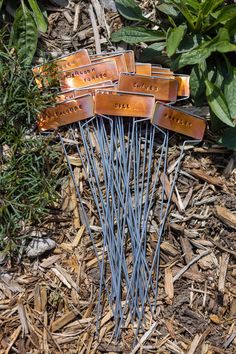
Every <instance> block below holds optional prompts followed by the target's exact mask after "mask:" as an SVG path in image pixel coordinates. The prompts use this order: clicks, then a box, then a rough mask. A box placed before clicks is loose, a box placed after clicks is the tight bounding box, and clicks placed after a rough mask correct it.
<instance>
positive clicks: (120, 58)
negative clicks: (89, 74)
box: [92, 53, 127, 73]
mask: <svg viewBox="0 0 236 354" xmlns="http://www.w3.org/2000/svg"><path fill="white" fill-rule="evenodd" d="M111 59H113V60H115V62H116V66H117V70H118V72H119V73H123V72H127V65H126V61H125V56H124V54H122V53H118V54H113V55H108V56H102V57H100V58H99V57H98V58H96V57H95V58H94V59H92V63H96V62H106V61H110V60H111Z"/></svg>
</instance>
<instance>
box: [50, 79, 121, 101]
mask: <svg viewBox="0 0 236 354" xmlns="http://www.w3.org/2000/svg"><path fill="white" fill-rule="evenodd" d="M98 88H106V89H111V90H112V89H113V90H114V89H115V86H114V84H113V82H112V81H110V80H108V81H102V82H99V83H97V84H94V85H91V86H87V87H84V88H80V89H71V90H67V91H63V92H61V93H59V94H58V95H57V97H56V101H57V102H63V101H66V100H70V99H72V98H75V97H79V96H83V95H85V94H88V93H91V94H92V95H93V96H94V95H95V90H96V89H98Z"/></svg>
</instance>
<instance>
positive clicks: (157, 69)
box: [152, 65, 173, 75]
mask: <svg viewBox="0 0 236 354" xmlns="http://www.w3.org/2000/svg"><path fill="white" fill-rule="evenodd" d="M157 73H163V74H164V73H166V74H172V75H173V71H171V70H170V69H169V68H163V67H162V66H159V65H152V75H156V74H157Z"/></svg>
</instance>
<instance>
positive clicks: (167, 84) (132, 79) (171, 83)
mask: <svg viewBox="0 0 236 354" xmlns="http://www.w3.org/2000/svg"><path fill="white" fill-rule="evenodd" d="M118 89H119V90H120V91H130V92H140V93H147V94H152V95H154V96H155V98H156V99H157V100H160V101H168V102H174V101H176V99H177V90H178V83H177V81H176V80H172V79H165V78H161V77H155V76H144V75H136V74H126V73H122V74H120V80H119V84H118Z"/></svg>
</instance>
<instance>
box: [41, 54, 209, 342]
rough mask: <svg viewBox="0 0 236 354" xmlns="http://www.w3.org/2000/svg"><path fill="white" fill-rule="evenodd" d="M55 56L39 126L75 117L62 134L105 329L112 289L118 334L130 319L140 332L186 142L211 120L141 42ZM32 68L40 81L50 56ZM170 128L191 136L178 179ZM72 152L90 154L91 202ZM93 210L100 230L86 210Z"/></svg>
mask: <svg viewBox="0 0 236 354" xmlns="http://www.w3.org/2000/svg"><path fill="white" fill-rule="evenodd" d="M54 64H55V66H56V68H57V72H56V75H57V78H58V79H59V82H60V87H61V93H60V94H59V95H58V96H57V103H56V104H55V106H54V107H51V108H47V109H46V110H45V111H44V112H43V113H41V114H40V116H39V122H38V126H39V129H40V130H41V131H45V130H51V129H55V128H58V127H60V126H63V125H68V131H67V134H66V138H65V137H64V135H63V136H62V135H61V134H60V132H59V133H58V134H59V136H60V139H61V143H62V146H63V150H64V153H65V157H66V159H67V162H68V167H69V170H70V173H71V176H72V178H73V181H74V184H75V189H76V193H77V197H78V203H79V204H80V208H81V210H82V212H83V219H84V222H85V224H86V228H87V232H88V233H89V235H90V238H91V241H92V244H93V248H94V251H95V253H96V256H97V260H98V267H99V274H100V286H99V291H98V305H97V328H98V330H99V324H100V319H101V317H102V313H103V301H102V299H103V297H102V295H103V294H104V292H105V294H106V298H107V301H108V302H109V305H110V308H111V310H112V314H113V317H114V321H115V335H116V338H119V336H120V334H121V331H122V329H123V328H126V327H127V326H128V325H129V324H130V323H131V324H132V325H133V327H134V328H135V330H136V333H137V334H138V333H139V332H141V331H142V329H143V327H144V323H145V320H146V314H147V313H148V314H149V322H150V314H151V317H152V319H153V320H156V319H157V318H156V316H157V315H156V313H157V295H158V277H159V260H160V244H161V240H162V236H163V233H164V231H165V224H166V219H167V217H168V211H169V207H170V205H171V202H172V198H171V197H172V194H173V191H174V187H175V183H176V180H177V176H178V171H179V167H180V164H181V159H182V157H183V152H184V147H185V145H186V144H188V143H189V141H190V142H191V144H193V143H194V142H196V143H197V142H199V141H201V140H202V139H203V136H204V132H205V128H206V122H205V120H204V119H203V118H201V117H198V116H194V115H190V114H187V113H185V112H184V111H183V110H181V109H179V108H177V107H176V106H174V104H175V103H176V102H177V101H180V100H183V99H186V98H188V97H189V77H188V76H186V75H178V74H174V73H173V72H172V71H171V70H170V69H167V68H162V67H161V66H158V65H151V64H142V63H135V60H134V53H133V51H124V52H113V53H105V54H100V55H93V56H89V55H88V52H87V51H86V50H85V49H83V50H80V51H78V52H76V53H73V54H71V55H69V56H67V57H62V58H59V59H58V60H56V61H55V62H54ZM34 73H35V76H36V80H37V83H38V85H41V84H42V80H43V78H44V77H45V76H46V73H47V65H42V66H38V67H35V68H34ZM169 130H170V131H174V132H176V133H180V134H182V135H184V136H185V137H186V136H187V137H189V138H184V139H185V140H184V139H183V144H182V145H181V149H180V155H179V157H178V159H177V162H176V165H175V172H174V177H173V178H172V180H171V181H170V182H169V180H168V178H167V170H168V143H169ZM187 139H190V140H187ZM71 154H73V157H76V158H78V160H79V161H80V162H81V163H82V166H83V173H84V176H85V179H84V182H83V183H86V186H87V187H89V192H90V196H89V200H92V205H88V204H90V203H86V198H88V196H87V195H86V196H85V195H84V194H83V190H84V189H83V188H81V183H79V182H78V178H77V176H76V175H75V173H74V169H73V166H72V164H71V159H70V155H71ZM167 184H168V186H167ZM167 187H168V188H167ZM167 189H168V193H167ZM91 209H92V210H94V211H95V212H96V217H97V219H98V226H99V228H97V230H98V231H97V230H95V229H94V227H93V225H91V221H90V218H89V217H88V215H89V213H90V210H91Z"/></svg>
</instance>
